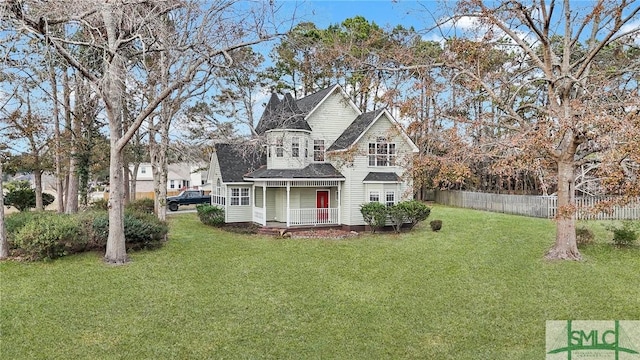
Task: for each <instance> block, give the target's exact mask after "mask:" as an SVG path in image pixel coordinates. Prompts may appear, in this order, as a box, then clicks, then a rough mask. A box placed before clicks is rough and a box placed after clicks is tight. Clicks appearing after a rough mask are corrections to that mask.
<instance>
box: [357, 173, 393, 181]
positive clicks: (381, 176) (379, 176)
mask: <svg viewBox="0 0 640 360" xmlns="http://www.w3.org/2000/svg"><path fill="white" fill-rule="evenodd" d="M362 181H363V182H364V181H371V182H401V181H402V178H400V176H398V174H396V173H394V172H370V173H368V174H367V176H365V177H364V180H362Z"/></svg>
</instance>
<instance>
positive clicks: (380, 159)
mask: <svg viewBox="0 0 640 360" xmlns="http://www.w3.org/2000/svg"><path fill="white" fill-rule="evenodd" d="M396 155H397V154H396V144H394V143H390V142H388V141H387V139H386V138H384V137H378V138H376V142H371V143H369V166H395V165H396Z"/></svg>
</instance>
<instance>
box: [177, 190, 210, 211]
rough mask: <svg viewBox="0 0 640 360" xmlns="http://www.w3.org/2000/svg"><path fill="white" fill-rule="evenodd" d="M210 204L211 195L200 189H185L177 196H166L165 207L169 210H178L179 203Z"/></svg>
mask: <svg viewBox="0 0 640 360" xmlns="http://www.w3.org/2000/svg"><path fill="white" fill-rule="evenodd" d="M194 204H211V196H210V195H207V194H205V193H204V191H202V190H185V191H183V192H181V193H180V194H178V195H177V196H169V197H167V207H168V208H169V210H171V211H178V208H179V207H180V205H194Z"/></svg>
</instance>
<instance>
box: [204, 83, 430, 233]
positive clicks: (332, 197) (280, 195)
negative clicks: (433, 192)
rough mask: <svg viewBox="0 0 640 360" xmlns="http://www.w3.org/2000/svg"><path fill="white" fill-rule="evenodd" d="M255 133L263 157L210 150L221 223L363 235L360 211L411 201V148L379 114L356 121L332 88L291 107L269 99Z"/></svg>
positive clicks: (243, 150)
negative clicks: (331, 228)
mask: <svg viewBox="0 0 640 360" xmlns="http://www.w3.org/2000/svg"><path fill="white" fill-rule="evenodd" d="M256 132H257V133H258V134H259V135H260V136H261V137H263V138H264V143H265V144H266V145H265V146H264V147H263V150H262V151H260V153H256V152H255V151H253V152H251V151H249V150H247V149H248V147H247V145H246V144H245V145H243V144H237V145H231V144H216V145H215V151H214V153H213V154H212V156H211V166H210V171H209V174H210V181H211V183H212V185H213V191H212V203H213V204H217V205H219V206H222V207H224V209H225V218H226V219H225V220H226V222H227V223H234V222H253V223H257V224H260V225H262V226H275V227H287V228H289V227H300V226H303V227H306V226H318V225H331V226H338V225H341V226H342V227H344V228H347V229H354V228H355V229H357V228H362V227H363V226H364V225H365V223H364V220H363V218H362V214H361V213H360V205H362V204H364V203H367V202H371V201H378V202H381V203H383V204H387V205H391V204H395V203H397V202H399V201H401V200H406V199H408V198H410V197H411V195H412V193H413V191H412V184H411V179H409V178H408V177H407V176H405V175H406V174H405V170H406V169H407V168H408V165H410V162H411V159H412V158H413V155H414V153H416V152H418V149H417V147H416V146H415V144H413V142H412V141H411V139H409V137H408V136H407V135H406V134H405V132H404V131H403V130H402V128H401V126H400V125H399V124H398V123H397V122H396V120H395V119H394V118H393V117H392V116H391V114H390V113H389V112H388V111H387V110H385V109H381V110H376V111H373V112H368V113H361V112H360V111H359V110H358V108H357V107H356V106H355V105H354V104H353V102H352V101H351V100H349V98H348V96H347V95H346V94H345V92H344V91H343V90H342V88H341V87H340V86H338V85H336V86H333V87H330V88H326V89H323V90H320V91H318V92H316V93H314V94H312V95H309V96H307V97H304V98H301V99H298V100H294V99H293V97H292V96H291V95H290V94H286V95H285V96H284V97H283V98H282V99H281V98H280V97H279V96H278V95H277V94H275V93H274V94H272V95H271V98H270V100H269V102H268V104H267V106H266V108H265V111H264V113H263V114H262V117H261V118H260V121H259V123H258V126H257V127H256Z"/></svg>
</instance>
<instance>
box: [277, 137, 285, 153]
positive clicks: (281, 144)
mask: <svg viewBox="0 0 640 360" xmlns="http://www.w3.org/2000/svg"><path fill="white" fill-rule="evenodd" d="M283 156H284V141H283V140H282V138H281V137H279V138H277V139H276V157H283Z"/></svg>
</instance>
